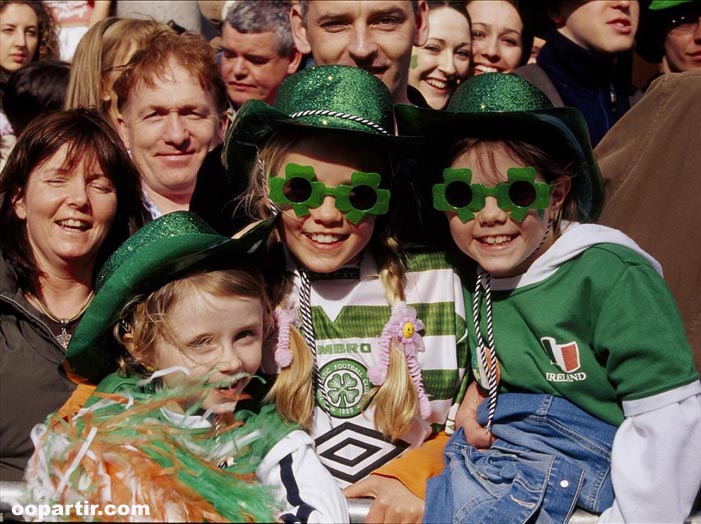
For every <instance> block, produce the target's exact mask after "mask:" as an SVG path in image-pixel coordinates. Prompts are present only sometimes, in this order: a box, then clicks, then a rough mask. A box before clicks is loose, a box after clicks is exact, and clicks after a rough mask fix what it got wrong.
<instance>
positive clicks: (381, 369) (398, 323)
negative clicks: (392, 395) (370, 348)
mask: <svg viewBox="0 0 701 524" xmlns="http://www.w3.org/2000/svg"><path fill="white" fill-rule="evenodd" d="M423 329H425V326H424V323H423V322H421V320H419V319H418V318H416V310H415V309H414V308H413V307H411V306H407V305H406V303H404V302H399V303H397V304H396V305H395V306H394V307H392V316H391V317H390V319H389V321H388V322H387V324H385V327H384V328H383V329H382V335H381V336H380V359H379V363H378V365H377V366H371V367H370V368H369V369H368V378H369V379H370V381H371V382H372V383H373V384H374V385H375V386H381V385H382V384H384V383H385V380H387V370H388V369H389V352H390V348H391V346H392V343H393V342H394V347H395V348H396V349H397V350H400V349H403V350H404V354H405V355H406V359H407V366H408V367H409V374H410V375H411V379H412V381H413V382H414V386H415V387H416V392H417V394H418V397H419V412H420V414H421V418H423V419H425V418H428V416H429V415H430V414H431V406H430V404H429V401H428V398H427V397H426V392H425V391H424V385H423V382H422V381H421V368H420V367H419V362H418V360H417V354H418V353H419V352H423V351H425V350H426V348H425V346H424V341H423V338H422V337H421V335H420V334H419V332H420V331H422V330H423Z"/></svg>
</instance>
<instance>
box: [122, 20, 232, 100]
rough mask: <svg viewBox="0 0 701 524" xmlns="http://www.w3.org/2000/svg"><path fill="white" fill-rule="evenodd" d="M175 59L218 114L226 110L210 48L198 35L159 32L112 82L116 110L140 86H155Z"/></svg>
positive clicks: (212, 51) (222, 85) (213, 54)
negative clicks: (115, 95) (115, 96)
mask: <svg viewBox="0 0 701 524" xmlns="http://www.w3.org/2000/svg"><path fill="white" fill-rule="evenodd" d="M171 58H172V59H173V60H175V62H176V63H178V64H179V65H180V66H182V67H183V68H184V69H185V70H186V71H187V72H188V73H190V74H191V75H192V77H193V78H196V79H197V80H198V82H199V84H200V86H201V87H202V89H203V90H204V91H206V92H207V93H209V95H210V96H211V98H212V103H213V104H214V106H215V107H216V109H217V111H218V112H220V113H222V112H224V111H226V109H227V107H228V101H227V98H226V88H225V86H224V82H223V80H222V79H221V75H220V74H219V68H218V66H217V62H216V58H215V52H214V49H213V48H212V46H210V45H209V43H208V42H207V41H206V40H205V39H204V37H203V36H202V35H200V34H198V33H194V32H191V31H185V32H184V33H182V34H177V33H175V32H174V31H172V30H170V29H168V30H162V31H158V32H156V33H155V34H153V35H152V36H151V37H150V38H149V39H148V40H147V41H146V42H145V43H144V46H143V47H142V48H141V49H139V50H138V51H137V52H136V53H134V55H133V56H132V57H131V60H129V64H128V66H127V67H126V69H125V70H124V72H123V73H122V74H121V76H120V77H119V78H118V79H117V81H116V82H115V83H114V87H113V88H114V91H115V93H117V99H118V101H117V107H118V108H119V109H120V110H121V109H122V108H123V107H124V105H125V104H126V102H127V100H128V99H129V94H130V93H131V92H132V91H133V90H134V89H135V88H136V86H138V85H139V84H142V83H143V84H144V85H146V86H148V87H155V82H156V78H159V77H161V76H162V75H163V74H165V73H166V70H167V68H168V64H169V62H170V59H171Z"/></svg>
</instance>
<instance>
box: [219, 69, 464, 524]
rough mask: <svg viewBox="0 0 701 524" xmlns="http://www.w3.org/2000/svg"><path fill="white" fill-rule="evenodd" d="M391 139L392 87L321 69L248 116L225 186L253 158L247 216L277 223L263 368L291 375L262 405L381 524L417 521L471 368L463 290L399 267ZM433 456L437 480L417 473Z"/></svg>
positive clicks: (449, 273) (436, 266)
mask: <svg viewBox="0 0 701 524" xmlns="http://www.w3.org/2000/svg"><path fill="white" fill-rule="evenodd" d="M393 132H394V121H393V114H392V103H391V97H390V94H389V91H388V90H387V89H386V87H385V86H384V84H382V83H381V82H380V81H378V80H377V79H376V78H375V77H374V76H373V75H371V74H369V73H368V72H366V71H364V70H362V69H359V68H354V67H347V66H323V67H317V68H313V69H308V70H305V71H301V72H299V73H297V74H295V75H292V76H290V77H289V78H288V79H287V80H286V81H285V82H284V83H283V84H282V86H281V87H280V90H279V92H278V95H277V99H276V102H275V106H272V107H271V106H269V105H267V104H265V103H263V102H259V101H249V102H247V103H246V104H244V105H243V106H242V107H241V109H240V111H239V113H238V115H237V119H236V121H235V122H234V125H233V127H232V129H231V131H230V134H229V136H228V138H227V142H226V151H227V155H228V158H229V166H228V168H229V171H230V172H236V170H235V168H236V166H235V163H236V161H237V159H238V160H239V161H240V160H241V159H242V157H245V156H246V155H245V153H244V154H242V152H244V149H243V148H245V147H250V146H251V145H254V146H257V151H256V154H255V157H254V158H253V156H251V157H250V158H249V163H250V164H252V167H253V168H252V170H251V171H252V173H251V179H250V187H249V191H248V194H247V203H248V204H249V208H252V214H253V215H255V216H256V217H264V216H268V215H270V214H277V215H278V227H277V232H276V239H275V240H274V246H273V250H272V256H271V259H272V260H271V261H270V269H269V273H270V274H271V280H270V282H271V283H272V282H273V281H275V282H276V283H274V284H271V285H272V287H273V289H275V291H276V292H277V294H278V300H277V303H278V308H277V314H278V323H279V329H280V333H281V335H280V337H279V341H278V349H277V351H276V353H275V362H272V363H268V366H267V368H266V369H267V371H268V372H273V373H275V372H276V371H277V370H282V369H291V370H293V371H292V373H289V374H288V373H281V374H280V375H278V377H277V379H276V381H275V383H274V385H273V388H272V390H271V392H270V395H269V398H272V399H274V400H275V402H276V404H277V406H278V410H279V411H280V412H281V413H283V414H285V415H286V416H287V418H289V419H291V420H293V421H295V422H298V423H300V424H301V425H303V426H304V427H306V428H308V430H309V432H310V433H311V435H312V436H313V437H314V439H315V441H316V450H317V453H318V454H319V456H320V458H321V460H322V463H324V465H325V466H326V467H327V468H328V469H329V470H330V471H331V473H332V474H333V475H334V477H335V478H336V479H337V480H338V482H339V484H340V485H341V486H343V487H348V486H350V487H348V489H347V490H346V492H345V493H346V496H349V497H360V496H371V497H375V498H376V500H375V502H374V503H373V505H372V507H371V509H370V512H369V514H368V517H367V519H368V521H372V522H382V521H390V522H398V521H409V520H410V521H412V522H413V521H418V520H419V519H420V518H421V515H422V511H423V500H422V499H423V494H424V493H423V492H424V487H425V479H426V478H427V477H428V476H429V475H430V474H431V473H437V472H439V471H440V467H441V460H440V456H441V455H440V453H441V451H442V448H443V445H444V440H443V441H440V442H439V444H438V445H437V446H436V442H438V441H436V440H435V438H433V437H435V435H436V434H437V433H438V432H439V431H440V430H441V429H442V428H443V427H444V425H445V424H446V420H447V417H448V412H449V410H450V409H451V406H452V404H453V398H454V396H455V394H456V391H457V389H458V385H459V384H460V381H461V378H462V377H463V375H464V373H465V363H466V361H465V360H464V359H465V357H466V346H465V340H466V325H465V320H464V319H465V311H464V300H463V293H462V287H461V284H460V281H459V278H458V277H457V275H456V274H455V272H454V271H453V269H452V267H451V266H450V265H449V264H448V263H447V261H446V260H445V256H444V255H443V254H442V253H430V252H412V253H407V254H404V253H402V252H401V251H400V249H399V245H398V243H397V241H396V240H395V238H394V236H393V235H392V230H391V228H390V221H389V219H388V217H389V213H390V210H391V208H392V207H393V206H392V204H393V203H392V187H391V186H392V169H393V165H392V158H393V157H394V156H396V153H397V152H398V148H399V145H400V144H401V143H403V142H404V141H403V140H400V139H398V138H397V137H395V136H393V134H394V133H393ZM264 367H265V363H264ZM288 375H289V376H296V377H299V376H307V377H308V381H307V384H308V387H307V388H305V389H302V390H299V389H297V388H294V387H292V386H291V384H290V383H288V382H287V381H286V379H285V377H286V376H288ZM428 439H431V440H430V442H429V443H426V442H425V441H427V440H428ZM427 446H428V449H427ZM431 446H436V448H431ZM409 448H416V449H409ZM430 449H438V453H437V456H436V454H434V455H433V457H435V458H433V462H431V458H430ZM406 450H409V451H408V453H407V454H405V456H403V457H402V458H401V459H400V460H395V459H397V457H398V456H399V455H401V454H403V453H404V452H405V451H406ZM424 452H426V453H427V454H428V455H429V459H428V460H427V462H429V464H430V465H432V466H433V468H434V470H433V471H427V472H424V473H420V472H418V471H417V467H416V464H417V461H418V460H419V459H417V458H415V454H416V453H424ZM409 457H412V458H409ZM402 464H404V466H402ZM380 468H381V469H380ZM429 469H430V468H429ZM422 475H423V476H422Z"/></svg>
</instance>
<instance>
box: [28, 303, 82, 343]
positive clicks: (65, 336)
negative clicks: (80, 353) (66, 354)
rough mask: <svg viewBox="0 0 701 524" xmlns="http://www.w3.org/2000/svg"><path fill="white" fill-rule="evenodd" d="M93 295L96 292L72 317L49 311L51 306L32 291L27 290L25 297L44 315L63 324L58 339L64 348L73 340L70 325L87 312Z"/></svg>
mask: <svg viewBox="0 0 701 524" xmlns="http://www.w3.org/2000/svg"><path fill="white" fill-rule="evenodd" d="M93 296H95V292H94V291H91V292H90V294H89V295H88V298H87V299H86V300H85V303H84V304H83V306H82V307H81V308H80V311H78V313H76V314H75V315H73V317H71V318H59V317H57V316H56V315H54V314H53V313H51V312H50V311H49V308H48V307H46V305H45V304H44V303H43V302H42V301H41V300H39V298H37V297H36V296H34V295H33V294H32V293H30V292H29V291H27V292H26V293H25V297H26V298H27V300H28V301H29V302H30V303H31V304H32V305H33V306H35V307H36V308H37V309H38V310H39V311H41V312H42V313H43V314H44V315H46V316H47V317H48V318H50V319H51V320H53V321H54V322H56V323H57V324H59V325H60V326H61V333H59V334H58V335H56V340H58V343H59V344H61V346H63V349H67V348H68V343H69V342H70V341H71V336H72V335H71V334H70V333H69V332H68V326H69V325H70V324H71V322H75V321H76V320H78V319H79V318H80V316H81V315H82V314H83V313H85V310H86V309H88V306H89V305H90V302H91V301H92V298H93Z"/></svg>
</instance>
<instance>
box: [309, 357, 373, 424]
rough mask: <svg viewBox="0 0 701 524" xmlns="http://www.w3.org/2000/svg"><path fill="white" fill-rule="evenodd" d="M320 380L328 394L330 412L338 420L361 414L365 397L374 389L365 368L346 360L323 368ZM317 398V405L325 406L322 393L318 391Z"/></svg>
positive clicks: (358, 363)
mask: <svg viewBox="0 0 701 524" xmlns="http://www.w3.org/2000/svg"><path fill="white" fill-rule="evenodd" d="M319 380H320V382H321V384H322V385H323V386H322V387H323V389H324V391H325V392H326V400H327V405H328V410H329V412H330V413H331V415H332V416H334V417H337V418H351V417H355V416H356V415H358V414H360V409H361V407H362V400H363V397H364V395H365V393H366V392H367V391H369V390H370V388H371V387H372V384H370V380H369V379H368V376H367V369H365V366H363V365H362V364H361V363H360V362H356V361H355V360H351V359H345V358H343V359H339V360H334V361H332V362H329V363H328V364H326V365H325V366H323V367H322V368H321V369H320V370H319ZM316 397H317V398H316V402H317V404H318V405H320V406H323V400H322V398H321V391H319V390H317V393H316Z"/></svg>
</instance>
